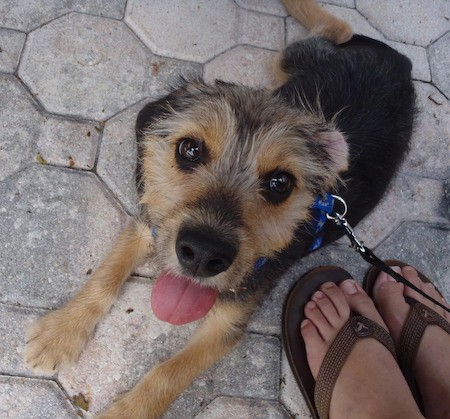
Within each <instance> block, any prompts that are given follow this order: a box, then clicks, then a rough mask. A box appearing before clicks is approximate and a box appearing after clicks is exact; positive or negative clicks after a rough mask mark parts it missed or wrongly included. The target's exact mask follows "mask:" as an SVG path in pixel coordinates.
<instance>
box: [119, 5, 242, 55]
mask: <svg viewBox="0 0 450 419" xmlns="http://www.w3.org/2000/svg"><path fill="white" fill-rule="evenodd" d="M125 21H126V22H127V23H128V24H129V25H130V27H131V28H132V29H133V30H134V31H135V32H136V33H137V35H138V36H139V37H140V38H141V39H142V40H143V41H144V42H145V43H146V44H147V45H148V46H149V47H150V49H151V50H152V51H153V52H154V53H155V54H158V55H163V56H166V57H167V56H168V57H177V58H181V59H184V60H191V61H197V62H205V61H207V60H208V59H210V58H212V57H214V56H215V55H218V54H220V53H221V52H223V51H225V50H226V49H228V48H230V47H232V46H233V45H235V43H236V37H237V36H238V31H237V30H236V29H237V27H238V9H237V6H236V4H235V3H234V2H233V1H232V0H224V1H221V2H220V3H217V4H215V6H214V7H209V2H208V1H207V0H194V1H189V0H183V1H176V0H170V1H165V2H164V3H161V2H160V1H158V0H150V1H149V0H130V1H129V2H128V7H127V11H126V17H125ZM205 34H207V35H206V36H205Z"/></svg>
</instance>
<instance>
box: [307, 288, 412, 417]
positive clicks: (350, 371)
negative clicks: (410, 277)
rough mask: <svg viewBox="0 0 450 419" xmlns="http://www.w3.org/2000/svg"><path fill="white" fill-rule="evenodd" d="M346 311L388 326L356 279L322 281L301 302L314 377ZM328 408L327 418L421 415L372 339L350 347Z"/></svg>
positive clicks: (388, 358)
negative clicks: (310, 295)
mask: <svg viewBox="0 0 450 419" xmlns="http://www.w3.org/2000/svg"><path fill="white" fill-rule="evenodd" d="M350 310H351V311H353V312H357V313H359V314H361V315H362V316H364V317H366V318H368V319H370V320H372V321H373V322H375V323H377V324H378V325H380V326H381V327H383V328H384V329H385V330H387V327H386V325H385V324H384V322H383V320H382V318H381V316H380V315H379V313H378V311H377V310H376V308H375V306H374V304H373V302H372V300H371V299H370V298H369V297H368V296H367V294H366V293H365V292H364V291H363V290H362V288H361V287H360V286H359V285H358V284H357V283H356V282H355V281H353V280H346V281H343V282H342V283H341V284H340V285H339V286H337V285H336V284H334V283H331V282H328V283H325V284H323V285H322V286H321V287H320V288H319V290H318V291H317V292H315V293H314V294H313V296H312V297H311V300H310V301H309V302H308V303H307V304H306V306H305V316H306V319H305V320H304V321H303V322H302V324H301V334H302V337H303V339H304V341H305V347H306V354H307V358H308V364H309V367H310V369H311V372H312V375H313V377H314V378H315V379H317V377H318V375H319V374H320V373H319V370H320V367H321V365H322V363H323V361H324V359H325V357H326V354H327V353H328V352H329V350H330V347H331V346H332V344H333V342H334V341H335V339H336V338H337V337H338V335H339V333H340V332H341V329H342V328H343V327H344V325H345V324H346V323H347V321H348V320H349V318H350ZM319 381H320V376H319ZM361 389H364V391H361ZM329 412H330V417H346V418H353V417H354V418H365V417H367V418H372V417H373V418H380V417H386V418H387V417H409V418H416V417H421V416H420V412H419V410H418V408H417V406H416V404H415V402H414V399H413V397H412V395H411V393H410V391H409V389H408V386H407V384H406V381H405V380H404V378H403V376H402V374H401V372H400V369H399V367H398V365H397V363H396V361H395V359H394V357H393V356H392V354H390V353H389V350H388V349H387V348H386V347H385V346H383V345H382V344H381V343H380V342H379V341H377V340H375V339H362V340H359V341H357V342H356V344H355V345H354V347H353V349H352V350H351V352H350V354H349V357H348V358H347V360H346V361H345V363H344V365H343V367H342V370H341V371H340V373H339V375H338V377H337V380H336V383H335V386H334V389H333V391H332V397H331V403H330V408H329Z"/></svg>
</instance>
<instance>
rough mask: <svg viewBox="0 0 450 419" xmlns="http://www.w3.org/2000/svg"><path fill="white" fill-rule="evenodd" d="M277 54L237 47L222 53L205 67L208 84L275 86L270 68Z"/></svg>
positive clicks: (252, 48) (258, 49)
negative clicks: (219, 81) (222, 82)
mask: <svg viewBox="0 0 450 419" xmlns="http://www.w3.org/2000/svg"><path fill="white" fill-rule="evenodd" d="M277 56H278V54H277V53H276V52H273V51H267V50H263V49H260V48H254V47H248V46H239V47H236V48H233V49H231V50H228V51H227V52H224V53H223V54H221V55H219V56H218V57H216V58H214V59H213V60H212V61H210V62H209V63H207V64H206V65H205V71H204V78H205V80H206V81H207V82H208V83H214V81H215V80H217V79H218V80H225V81H228V82H232V83H241V84H245V85H246V86H252V87H271V86H274V85H275V78H274V76H273V72H272V66H273V65H274V63H275V60H276V57H277Z"/></svg>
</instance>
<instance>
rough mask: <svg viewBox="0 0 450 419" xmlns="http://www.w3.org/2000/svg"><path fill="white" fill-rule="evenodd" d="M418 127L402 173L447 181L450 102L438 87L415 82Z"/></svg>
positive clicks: (449, 146)
mask: <svg viewBox="0 0 450 419" xmlns="http://www.w3.org/2000/svg"><path fill="white" fill-rule="evenodd" d="M415 88H416V94H417V108H418V114H417V119H416V128H415V130H414V133H413V136H412V139H411V152H410V153H409V155H408V157H407V158H406V161H405V164H404V166H403V168H402V171H404V172H408V173H414V174H416V175H422V176H429V177H432V178H436V179H445V178H446V177H447V176H448V167H449V164H448V163H449V161H450V103H449V101H448V100H447V99H446V98H445V96H444V95H442V94H441V93H440V92H439V91H438V90H437V89H436V88H434V87H433V86H432V85H430V84H426V83H416V84H415Z"/></svg>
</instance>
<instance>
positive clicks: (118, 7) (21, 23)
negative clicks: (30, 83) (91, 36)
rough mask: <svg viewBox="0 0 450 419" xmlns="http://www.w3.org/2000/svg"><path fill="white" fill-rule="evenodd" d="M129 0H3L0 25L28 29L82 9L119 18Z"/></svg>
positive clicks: (86, 11)
mask: <svg viewBox="0 0 450 419" xmlns="http://www.w3.org/2000/svg"><path fill="white" fill-rule="evenodd" d="M125 3H126V0H113V1H103V0H84V1H72V0H33V1H28V0H4V1H2V2H1V3H0V26H2V27H5V28H11V29H18V30H21V31H25V32H28V31H30V30H32V29H35V28H37V27H38V26H40V25H43V24H44V23H46V22H50V21H51V20H53V19H55V18H57V17H58V16H62V15H64V14H66V13H68V12H73V11H77V12H83V13H89V14H94V15H98V16H104V17H110V18H115V19H120V18H122V16H123V13H124V9H125Z"/></svg>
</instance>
